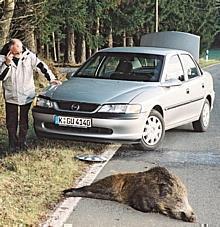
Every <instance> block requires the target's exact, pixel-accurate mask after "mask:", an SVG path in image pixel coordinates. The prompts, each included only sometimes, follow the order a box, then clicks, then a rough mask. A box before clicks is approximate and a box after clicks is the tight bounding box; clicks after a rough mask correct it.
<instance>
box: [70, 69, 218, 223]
mask: <svg viewBox="0 0 220 227" xmlns="http://www.w3.org/2000/svg"><path fill="white" fill-rule="evenodd" d="M207 70H208V71H210V72H211V73H212V75H213V77H214V84H215V91H216V100H215V105H214V110H213V111H212V114H211V124H210V128H209V130H208V131H207V132H205V133H196V132H194V131H193V129H192V126H191V125H185V126H184V127H179V128H177V129H174V130H170V131H167V132H166V136H165V140H164V142H163V144H162V145H161V147H160V149H158V150H157V151H154V152H143V151H138V150H134V148H133V147H132V146H122V147H121V148H120V149H119V150H118V151H117V152H116V154H115V156H114V157H113V159H112V160H111V161H110V162H109V163H108V164H107V165H106V166H105V168H104V169H103V170H102V171H101V173H100V174H99V175H98V178H103V177H105V176H107V175H111V174H116V173H119V172H137V171H144V170H146V169H148V168H150V167H152V166H157V165H160V166H165V167H167V168H168V169H169V170H171V171H172V172H173V173H175V174H176V175H178V176H179V177H180V178H181V179H182V181H183V182H184V183H185V185H186V187H187V189H188V194H189V202H190V204H191V206H192V207H193V209H194V211H195V213H196V214H197V217H198V223H197V224H190V223H185V222H182V221H178V220H174V219H171V218H168V217H166V216H163V215H161V214H156V213H142V212H139V211H136V210H134V209H132V208H130V207H128V206H126V205H123V204H119V203H116V202H112V201H102V200H94V199H87V198H85V199H82V200H81V201H80V202H79V204H78V206H77V207H76V209H75V210H74V211H73V213H72V214H71V216H70V217H69V219H68V220H67V221H66V223H67V224H72V226H74V227H102V226H103V227H104V226H105V227H142V226H143V227H148V226H149V227H154V226H155V227H160V226H162V227H174V226H175V227H176V226H181V227H182V226H203V225H202V224H208V226H214V227H217V226H220V65H217V66H212V67H210V68H209V69H207ZM206 226H207V225H206Z"/></svg>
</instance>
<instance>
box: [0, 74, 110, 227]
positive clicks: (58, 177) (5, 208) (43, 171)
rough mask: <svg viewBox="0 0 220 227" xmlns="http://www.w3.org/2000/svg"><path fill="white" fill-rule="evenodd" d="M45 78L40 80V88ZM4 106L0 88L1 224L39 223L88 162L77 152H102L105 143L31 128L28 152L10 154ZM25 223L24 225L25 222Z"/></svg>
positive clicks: (38, 85) (82, 172)
mask: <svg viewBox="0 0 220 227" xmlns="http://www.w3.org/2000/svg"><path fill="white" fill-rule="evenodd" d="M44 86H45V80H44V79H41V78H40V80H38V82H37V90H38V91H39V90H41V89H42V88H43V87H44ZM4 109H5V106H4V100H3V97H2V94H1V88H0V182H1V183H0V192H1V193H0V226H4V227H5V226H9V227H11V226H20V224H21V226H23V225H24V226H38V225H39V224H40V223H41V222H42V221H43V220H45V218H46V216H47V214H48V213H50V212H51V211H52V209H53V208H54V206H55V205H56V204H57V203H58V202H59V201H60V200H61V199H62V198H61V195H60V193H61V191H62V190H63V189H66V188H68V187H71V186H73V185H74V182H75V181H76V179H78V178H79V177H80V176H82V175H83V174H85V173H86V169H87V168H88V167H89V164H87V163H84V162H81V161H78V160H76V159H74V156H75V155H76V154H81V153H86V154H93V153H95V154H99V153H101V152H103V151H104V149H105V148H106V145H104V144H94V143H80V142H73V141H63V140H47V139H40V140H39V139H38V138H37V137H36V136H35V133H34V130H33V127H32V125H33V123H32V117H31V114H30V129H29V134H28V144H29V145H30V149H29V150H28V151H27V152H20V153H7V140H8V139H7V130H6V126H5V110H4ZM22 224H23V225H22Z"/></svg>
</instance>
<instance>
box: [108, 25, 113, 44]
mask: <svg viewBox="0 0 220 227" xmlns="http://www.w3.org/2000/svg"><path fill="white" fill-rule="evenodd" d="M108 47H113V34H112V26H111V27H110V29H109V34H108Z"/></svg>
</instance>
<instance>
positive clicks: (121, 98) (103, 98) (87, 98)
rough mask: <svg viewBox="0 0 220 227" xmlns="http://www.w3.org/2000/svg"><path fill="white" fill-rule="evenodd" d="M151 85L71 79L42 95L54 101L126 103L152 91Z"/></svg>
mask: <svg viewBox="0 0 220 227" xmlns="http://www.w3.org/2000/svg"><path fill="white" fill-rule="evenodd" d="M152 86H153V83H147V82H134V81H120V80H105V79H90V78H77V77H76V78H72V79H70V80H68V81H65V82H63V84H62V85H60V86H57V87H50V88H49V89H48V90H47V91H46V92H44V94H43V95H46V96H48V97H50V98H51V99H54V100H65V101H75V102H86V103H97V104H103V103H113V102H117V103H128V102H130V101H131V100H132V99H134V98H135V96H137V95H139V94H140V93H142V92H143V91H144V90H146V88H147V87H149V89H153V87H152Z"/></svg>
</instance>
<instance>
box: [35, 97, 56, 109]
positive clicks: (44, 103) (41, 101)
mask: <svg viewBox="0 0 220 227" xmlns="http://www.w3.org/2000/svg"><path fill="white" fill-rule="evenodd" d="M36 106H40V107H46V108H53V107H54V102H52V101H50V100H49V99H45V98H42V97H37V100H36Z"/></svg>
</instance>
